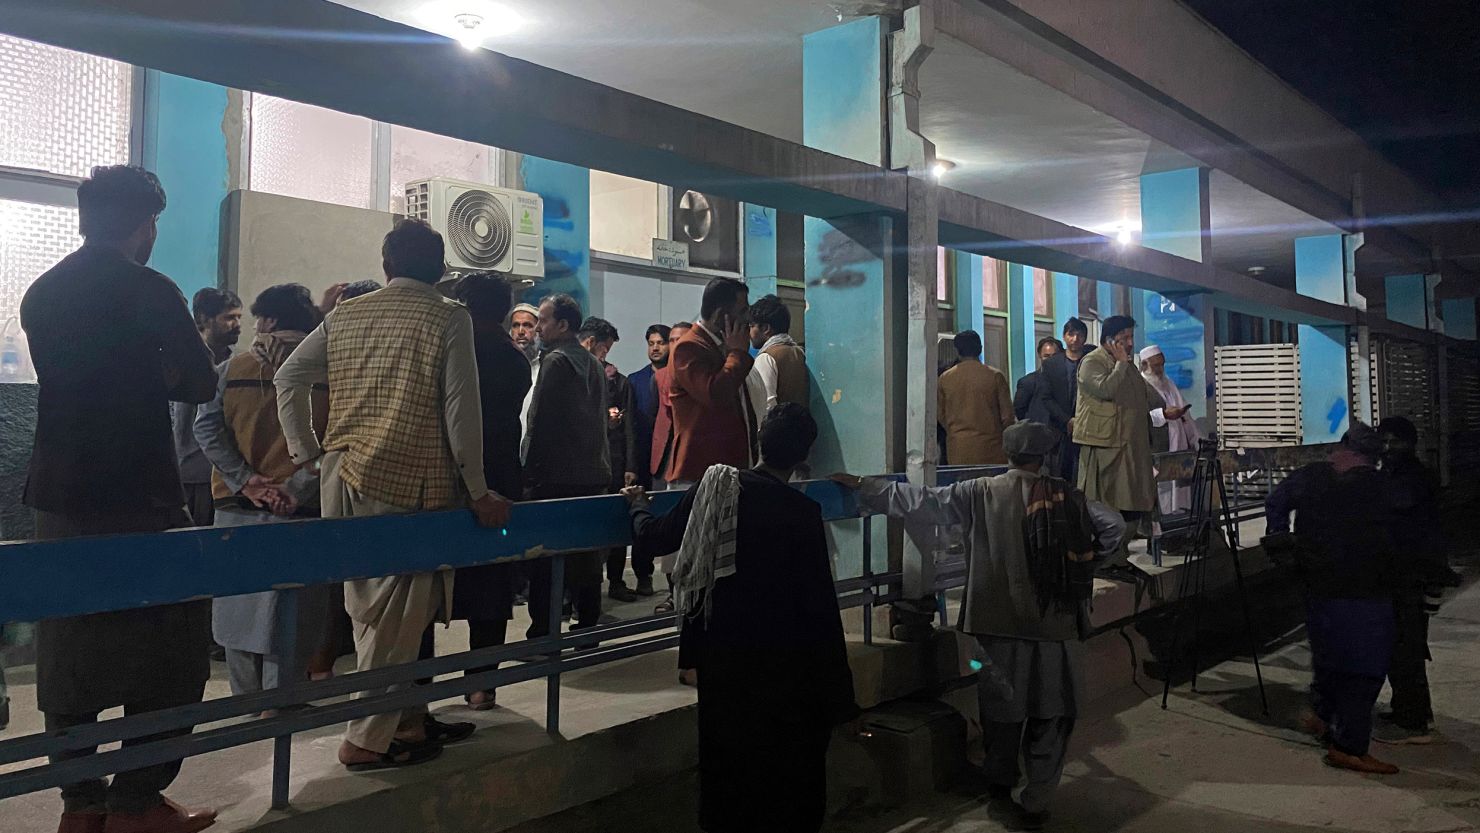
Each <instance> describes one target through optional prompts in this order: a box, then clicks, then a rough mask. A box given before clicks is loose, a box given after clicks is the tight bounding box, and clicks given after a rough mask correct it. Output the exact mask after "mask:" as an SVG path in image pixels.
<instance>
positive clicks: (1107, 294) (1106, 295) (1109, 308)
mask: <svg viewBox="0 0 1480 833" xmlns="http://www.w3.org/2000/svg"><path fill="white" fill-rule="evenodd" d="M1095 309H1097V310H1099V312H1100V320H1101V321H1104V320H1105V319H1106V318H1109V317H1110V316H1111V315H1113V314H1114V312H1115V286H1114V285H1113V284H1108V283H1106V282H1104V281H1099V282H1097V283H1096V284H1095Z"/></svg>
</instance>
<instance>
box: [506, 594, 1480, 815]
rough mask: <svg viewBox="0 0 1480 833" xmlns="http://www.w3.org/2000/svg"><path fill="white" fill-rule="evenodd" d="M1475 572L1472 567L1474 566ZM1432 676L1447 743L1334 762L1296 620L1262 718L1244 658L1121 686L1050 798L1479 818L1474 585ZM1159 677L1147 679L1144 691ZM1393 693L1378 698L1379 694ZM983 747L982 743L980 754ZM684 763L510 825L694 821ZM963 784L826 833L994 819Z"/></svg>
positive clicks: (1452, 601)
mask: <svg viewBox="0 0 1480 833" xmlns="http://www.w3.org/2000/svg"><path fill="white" fill-rule="evenodd" d="M1472 578H1473V573H1472ZM1431 645H1432V650H1433V655H1434V662H1433V663H1432V664H1431V665H1430V669H1429V676H1430V681H1431V685H1432V687H1433V694H1434V708H1435V712H1436V713H1437V715H1438V721H1437V722H1438V729H1439V732H1440V733H1441V734H1442V742H1436V743H1435V744H1433V745H1431V746H1426V747H1422V746H1400V747H1385V746H1382V745H1380V744H1374V754H1376V755H1377V756H1379V757H1382V758H1384V759H1386V760H1391V761H1393V762H1394V763H1396V764H1398V765H1399V766H1400V767H1402V768H1403V771H1402V773H1400V774H1399V775H1396V776H1392V777H1386V778H1378V777H1372V776H1362V775H1358V774H1355V773H1350V772H1344V771H1338V770H1334V769H1331V768H1329V767H1326V766H1325V765H1324V764H1323V763H1322V762H1321V755H1322V750H1321V749H1320V748H1319V747H1318V746H1317V745H1316V744H1315V743H1314V741H1313V740H1311V739H1310V738H1308V737H1306V736H1304V735H1303V734H1301V733H1300V732H1299V731H1297V730H1295V729H1294V722H1295V718H1296V716H1297V715H1298V713H1299V710H1300V709H1301V707H1302V706H1303V705H1304V702H1305V696H1304V692H1305V686H1306V684H1307V682H1308V679H1309V671H1308V669H1309V667H1310V666H1309V652H1308V650H1307V647H1306V644H1305V642H1304V639H1303V635H1302V634H1301V633H1299V632H1295V633H1292V634H1288V635H1286V637H1285V638H1284V639H1282V640H1280V642H1279V643H1277V646H1275V647H1272V648H1270V649H1267V656H1265V657H1264V661H1263V668H1264V676H1265V682H1266V687H1267V691H1268V694H1269V699H1270V710H1271V716H1270V717H1267V718H1266V717H1264V716H1263V715H1262V714H1261V713H1260V707H1259V696H1258V690H1257V688H1256V687H1255V684H1254V674H1253V666H1252V665H1251V664H1250V663H1249V662H1248V661H1247V660H1236V661H1230V662H1224V663H1222V664H1219V665H1217V666H1215V667H1214V668H1212V669H1211V670H1209V671H1206V672H1204V673H1203V674H1202V675H1201V676H1200V677H1199V685H1198V689H1199V691H1198V693H1194V692H1192V691H1191V690H1190V687H1189V686H1187V685H1185V684H1184V685H1182V686H1180V687H1179V688H1177V689H1175V690H1174V692H1173V696H1172V699H1171V702H1170V708H1168V709H1167V710H1166V711H1162V709H1161V698H1160V687H1159V685H1158V686H1156V687H1155V690H1154V691H1147V692H1141V691H1137V690H1135V689H1129V690H1127V691H1125V692H1122V693H1121V694H1120V695H1117V696H1112V697H1107V698H1105V699H1104V700H1102V701H1100V702H1098V703H1097V704H1096V705H1095V708H1094V709H1093V710H1092V712H1091V713H1090V714H1089V715H1087V716H1086V718H1085V719H1084V720H1083V721H1082V722H1081V724H1080V727H1079V730H1078V731H1077V732H1076V734H1075V737H1074V742H1073V751H1072V755H1071V762H1070V763H1069V765H1068V767H1067V769H1066V772H1065V779H1064V784H1063V786H1062V788H1061V790H1060V792H1059V794H1058V796H1057V799H1056V801H1055V808H1054V820H1053V822H1052V824H1051V825H1050V827H1049V829H1050V830H1052V831H1085V832H1086V833H1088V832H1089V831H1095V833H1101V832H1102V831H1123V833H1185V831H1196V833H1246V832H1247V831H1309V830H1341V831H1363V833H1448V832H1449V831H1463V830H1477V829H1480V583H1473V582H1472V583H1471V584H1470V586H1469V587H1468V588H1467V589H1465V590H1464V591H1461V592H1459V593H1457V594H1455V595H1453V596H1452V597H1451V598H1449V599H1448V600H1447V601H1446V603H1445V604H1444V607H1443V608H1442V610H1441V611H1440V613H1439V615H1438V616H1436V617H1435V618H1434V619H1433V621H1432V637H1431ZM1152 685H1153V684H1152V683H1147V686H1148V689H1149V688H1150V687H1151V686H1152ZM1386 697H1387V694H1386V692H1385V693H1384V695H1383V699H1384V700H1386ZM978 754H979V752H978ZM695 791H696V785H695V783H694V779H693V777H692V776H691V775H687V776H683V777H680V778H675V779H670V780H669V781H667V782H664V783H663V784H660V785H657V786H654V787H653V788H650V789H647V790H643V791H642V792H641V793H640V794H633V793H628V794H625V795H621V796H617V797H615V798H612V799H609V800H606V801H602V802H597V803H596V804H593V805H589V806H587V807H582V808H578V809H576V810H572V811H568V812H566V813H561V814H559V815H556V816H552V817H550V818H548V819H543V820H541V821H539V822H536V823H533V824H530V825H525V826H523V827H520V828H518V831H519V833H557V831H577V830H593V831H595V830H600V831H603V833H648V831H651V830H665V831H671V833H680V831H683V832H685V833H686V832H687V831H694V830H697V827H696V826H695V824H694V821H693V819H694V815H695V811H696V803H695ZM982 793H983V790H982V789H980V787H973V786H972V785H970V784H966V785H962V786H960V787H958V788H957V789H955V790H953V791H951V792H947V793H937V794H934V795H933V796H930V797H929V798H927V799H925V800H921V801H918V802H916V803H914V804H912V805H908V806H906V807H903V808H899V809H896V810H891V811H887V812H883V813H877V814H863V815H852V816H844V817H840V818H835V819H832V820H830V821H829V823H828V825H827V827H826V828H825V829H826V830H827V831H828V832H829V833H844V831H846V833H978V831H982V832H983V833H984V832H985V831H996V830H1001V829H1003V828H1002V827H1001V826H1000V825H998V824H997V823H996V822H994V821H992V820H991V819H989V818H988V816H987V812H986V808H985V806H984V804H983V801H982Z"/></svg>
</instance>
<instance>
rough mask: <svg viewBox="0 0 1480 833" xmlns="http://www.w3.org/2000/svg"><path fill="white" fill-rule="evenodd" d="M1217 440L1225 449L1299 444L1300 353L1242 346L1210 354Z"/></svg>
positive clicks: (1281, 347) (1293, 347)
mask: <svg viewBox="0 0 1480 833" xmlns="http://www.w3.org/2000/svg"><path fill="white" fill-rule="evenodd" d="M1213 371H1214V376H1215V380H1216V381H1215V384H1216V390H1217V405H1218V419H1217V425H1218V436H1219V438H1220V439H1221V440H1222V442H1223V445H1224V446H1225V447H1229V448H1254V447H1268V446H1279V445H1299V444H1300V439H1301V429H1302V426H1301V421H1300V348H1299V347H1298V346H1296V345H1294V344H1244V345H1229V346H1225V347H1218V348H1215V349H1214V352H1213Z"/></svg>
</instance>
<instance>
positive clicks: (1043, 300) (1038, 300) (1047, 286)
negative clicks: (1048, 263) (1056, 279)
mask: <svg viewBox="0 0 1480 833" xmlns="http://www.w3.org/2000/svg"><path fill="white" fill-rule="evenodd" d="M1052 293H1053V283H1052V282H1051V281H1050V280H1049V279H1048V270H1047V269H1034V270H1033V314H1034V315H1041V316H1043V317H1044V318H1047V317H1049V316H1051V315H1053V302H1052V300H1051V299H1052V297H1053V296H1052Z"/></svg>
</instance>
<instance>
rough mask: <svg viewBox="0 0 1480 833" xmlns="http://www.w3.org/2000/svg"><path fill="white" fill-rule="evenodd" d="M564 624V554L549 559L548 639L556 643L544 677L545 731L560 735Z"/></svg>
mask: <svg viewBox="0 0 1480 833" xmlns="http://www.w3.org/2000/svg"><path fill="white" fill-rule="evenodd" d="M564 623H565V553H557V554H556V555H555V556H554V557H553V558H551V559H550V620H549V623H548V624H549V632H548V633H547V634H546V637H547V638H548V639H551V640H554V642H555V643H556V645H555V651H554V653H552V654H550V655H549V661H550V662H551V663H553V665H552V670H551V672H550V674H549V675H548V676H546V677H545V731H546V732H548V733H549V734H552V735H558V734H560V646H559V642H560V633H561V626H562V625H563V624H564Z"/></svg>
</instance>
